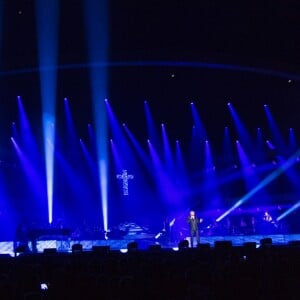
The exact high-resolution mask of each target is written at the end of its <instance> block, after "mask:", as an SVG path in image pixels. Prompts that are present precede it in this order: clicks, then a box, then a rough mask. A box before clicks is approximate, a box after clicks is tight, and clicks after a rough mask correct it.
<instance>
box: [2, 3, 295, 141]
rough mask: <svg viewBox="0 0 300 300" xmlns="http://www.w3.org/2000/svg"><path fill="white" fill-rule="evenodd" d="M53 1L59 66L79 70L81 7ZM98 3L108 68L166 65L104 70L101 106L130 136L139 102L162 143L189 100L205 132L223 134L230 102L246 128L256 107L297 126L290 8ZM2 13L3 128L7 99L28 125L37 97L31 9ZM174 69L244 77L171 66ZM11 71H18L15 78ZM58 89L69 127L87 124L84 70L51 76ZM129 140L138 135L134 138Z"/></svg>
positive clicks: (15, 6) (178, 124)
mask: <svg viewBox="0 0 300 300" xmlns="http://www.w3.org/2000/svg"><path fill="white" fill-rule="evenodd" d="M60 2H61V3H60V23H59V24H60V25H59V49H58V60H59V64H60V65H69V64H85V63H87V43H86V35H85V25H84V20H83V3H84V0H66V1H60ZM108 3H109V11H108V15H109V61H111V62H123V63H124V62H144V63H149V62H154V61H155V62H158V61H159V62H171V63H169V64H168V65H157V64H155V63H154V64H153V65H152V66H149V65H148V66H143V65H142V66H138V67H137V66H133V65H131V66H130V63H129V65H128V66H127V67H111V68H109V70H108V71H109V72H108V74H109V92H108V98H109V99H110V100H111V101H112V103H113V104H114V108H115V110H116V113H117V116H118V117H119V118H120V121H122V122H123V121H124V122H125V121H126V122H129V124H130V125H132V127H137V124H140V122H144V120H143V116H142V115H143V114H142V113H143V101H144V100H145V99H147V100H148V101H150V103H151V105H152V107H153V114H154V116H155V118H156V120H157V121H158V122H159V123H160V122H166V123H169V124H171V128H170V131H172V133H171V134H172V137H173V138H176V136H179V137H183V136H185V135H186V133H185V131H184V130H183V131H182V127H183V126H184V125H185V124H186V125H187V126H188V128H190V126H191V121H190V115H189V113H190V111H189V108H188V103H189V102H190V101H195V102H197V105H198V106H199V107H198V108H199V110H200V111H201V113H202V114H203V118H204V121H205V122H206V125H207V127H209V128H215V127H216V128H220V126H222V128H223V126H224V125H226V124H227V123H228V121H229V116H228V114H227V112H226V109H227V108H226V103H227V102H228V101H229V100H230V101H232V102H233V103H235V105H236V107H237V109H238V110H239V112H240V113H241V116H242V117H244V118H245V120H246V121H248V123H249V124H250V126H253V128H256V127H257V126H261V124H262V125H264V124H263V122H264V121H263V117H262V115H263V109H262V105H263V104H264V103H268V104H271V105H272V106H271V107H272V108H273V109H274V114H275V116H276V117H277V119H278V120H279V122H280V123H281V125H282V127H283V130H286V129H287V128H288V127H289V126H294V127H297V126H298V127H299V125H298V115H299V113H298V112H299V105H298V102H299V101H298V100H299V95H300V93H299V92H300V87H299V79H300V57H299V53H300V38H299V32H300V2H299V1H296V0H286V1H249V2H248V1H246V2H245V1H242V2H240V3H239V4H237V3H236V1H232V3H231V1H218V0H210V1H188V0H187V1H180V0H173V1H169V0H164V1H137V0H128V1H121V0H110V1H108ZM2 11H3V19H2V20H3V22H2V42H1V49H2V61H1V65H2V67H1V69H2V72H1V75H2V76H1V86H2V89H1V97H2V108H1V116H3V117H4V121H3V120H2V121H1V126H2V127H5V126H6V125H5V124H6V123H5V122H7V121H12V120H13V119H14V117H15V116H16V111H15V109H14V108H13V107H15V97H16V95H21V96H22V97H23V98H24V101H25V105H26V107H27V108H28V110H29V112H30V113H31V117H32V119H33V120H34V119H35V116H36V117H37V115H35V110H37V111H39V109H40V100H39V99H40V96H39V88H38V82H39V81H38V73H36V72H35V71H34V69H35V68H37V67H38V56H37V36H36V23H35V9H34V1H33V0H27V1H26V0H23V1H21V0H13V1H4V3H3V10H2ZM180 62H188V63H191V62H198V63H199V62H205V63H208V64H224V65H226V66H241V67H251V68H253V69H251V70H252V71H251V72H249V71H233V70H228V69H226V68H223V67H218V66H216V65H209V66H207V67H201V65H197V64H195V65H194V66H187V65H185V66H184V65H182V66H179V65H178V63H180ZM213 66H214V67H213ZM32 69H33V71H32ZM262 69H264V70H269V71H270V72H269V73H266V72H262ZM20 70H27V71H26V72H25V73H16V72H15V71H20ZM272 71H274V72H282V74H283V75H282V74H280V76H279V75H278V74H277V73H272ZM8 72H10V73H8ZM291 78H292V81H289V79H291ZM58 80H59V82H58V100H59V99H63V97H70V98H71V99H72V101H73V108H74V117H75V119H76V120H81V122H83V123H84V124H86V122H89V121H91V111H90V110H91V107H90V100H89V99H90V94H89V91H88V87H89V76H88V70H87V69H84V68H79V69H72V70H66V71H60V72H59V77H58ZM12 103H13V104H12ZM137 112H138V113H137ZM38 118H39V117H38ZM187 120H188V121H187ZM80 126H81V125H79V127H80ZM6 127H7V126H6ZM6 127H5V128H6ZM139 129H140V128H139ZM249 130H251V128H250V129H249ZM252 130H253V129H252ZM136 134H137V135H140V136H141V137H142V136H144V132H143V131H141V130H140V131H139V130H138V132H136Z"/></svg>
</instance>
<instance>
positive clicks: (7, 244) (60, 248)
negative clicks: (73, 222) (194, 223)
mask: <svg viewBox="0 0 300 300" xmlns="http://www.w3.org/2000/svg"><path fill="white" fill-rule="evenodd" d="M264 238H271V239H272V244H274V245H282V246H284V245H288V244H289V242H291V241H300V234H275V235H238V236H237V235H235V236H229V235H227V236H204V237H201V244H209V246H210V247H214V244H215V242H216V241H231V242H232V245H233V246H242V245H243V244H244V243H247V242H255V243H256V244H257V247H259V245H260V241H261V240H262V239H264ZM186 239H187V240H189V237H187V238H186ZM134 241H136V242H137V244H138V249H140V250H147V249H148V248H149V247H150V246H151V245H155V244H158V245H160V246H161V248H163V249H164V248H176V247H177V246H178V244H176V243H166V242H159V241H158V240H156V239H155V238H152V239H148V238H147V239H139V240H134V239H120V240H113V239H108V240H74V239H60V240H55V239H53V240H38V241H37V242H36V251H37V253H42V252H44V250H45V249H56V251H57V252H66V253H67V252H72V246H73V245H75V244H81V245H82V250H83V251H92V249H93V247H94V246H109V248H110V249H111V250H121V249H127V245H128V244H129V243H131V242H134ZM16 246H18V245H17V244H16V243H15V242H14V241H2V242H0V254H9V255H11V256H14V255H15V247H16ZM28 249H29V252H31V251H32V245H31V242H29V243H28Z"/></svg>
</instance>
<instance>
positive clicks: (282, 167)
mask: <svg viewBox="0 0 300 300" xmlns="http://www.w3.org/2000/svg"><path fill="white" fill-rule="evenodd" d="M299 155H300V150H298V151H297V152H296V153H295V154H294V155H293V156H291V157H290V158H289V159H288V160H287V161H285V162H284V163H282V164H281V165H280V166H279V167H278V169H276V170H275V171H273V172H272V173H271V174H269V175H268V176H267V177H265V178H264V179H263V180H262V181H261V182H260V183H259V184H257V185H256V186H255V187H254V188H253V189H252V190H251V191H250V192H248V193H247V194H246V195H244V196H243V197H242V198H241V199H240V200H239V201H237V202H236V203H235V204H234V205H233V206H232V207H231V208H230V209H228V210H227V211H226V212H224V213H223V214H222V215H221V216H220V217H218V218H217V219H216V221H217V222H220V221H221V220H222V219H224V218H225V217H226V216H227V215H229V214H230V213H231V212H232V211H233V210H235V209H236V208H238V207H239V206H241V205H242V204H243V203H245V202H246V201H247V200H249V199H250V198H251V197H252V196H253V195H255V194H256V193H257V192H258V191H260V190H261V189H262V188H264V187H265V186H267V185H268V184H269V183H270V182H272V181H274V180H275V179H276V178H278V177H279V176H280V175H281V174H282V173H283V172H285V171H286V170H287V169H288V168H290V167H291V166H292V165H293V164H294V163H295V162H296V158H297V157H298V156H299Z"/></svg>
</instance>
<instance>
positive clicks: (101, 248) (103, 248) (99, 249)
mask: <svg viewBox="0 0 300 300" xmlns="http://www.w3.org/2000/svg"><path fill="white" fill-rule="evenodd" d="M92 251H93V252H95V253H101V254H104V253H109V251H110V246H93V247H92Z"/></svg>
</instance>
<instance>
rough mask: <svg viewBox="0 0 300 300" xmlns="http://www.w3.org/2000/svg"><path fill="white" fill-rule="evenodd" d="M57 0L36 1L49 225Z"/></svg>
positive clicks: (51, 203) (51, 201) (52, 170)
mask: <svg viewBox="0 0 300 300" xmlns="http://www.w3.org/2000/svg"><path fill="white" fill-rule="evenodd" d="M58 16H59V1H58V0H53V1H39V0H37V1H36V20H37V30H38V49H39V64H40V82H41V93H42V104H43V133H44V151H45V163H46V178H47V198H48V222H49V223H50V224H51V223H52V206H53V175H54V174H53V173H54V136H55V133H54V132H55V101H56V76H57V71H56V65H57V44H58V38H57V33H58Z"/></svg>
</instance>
